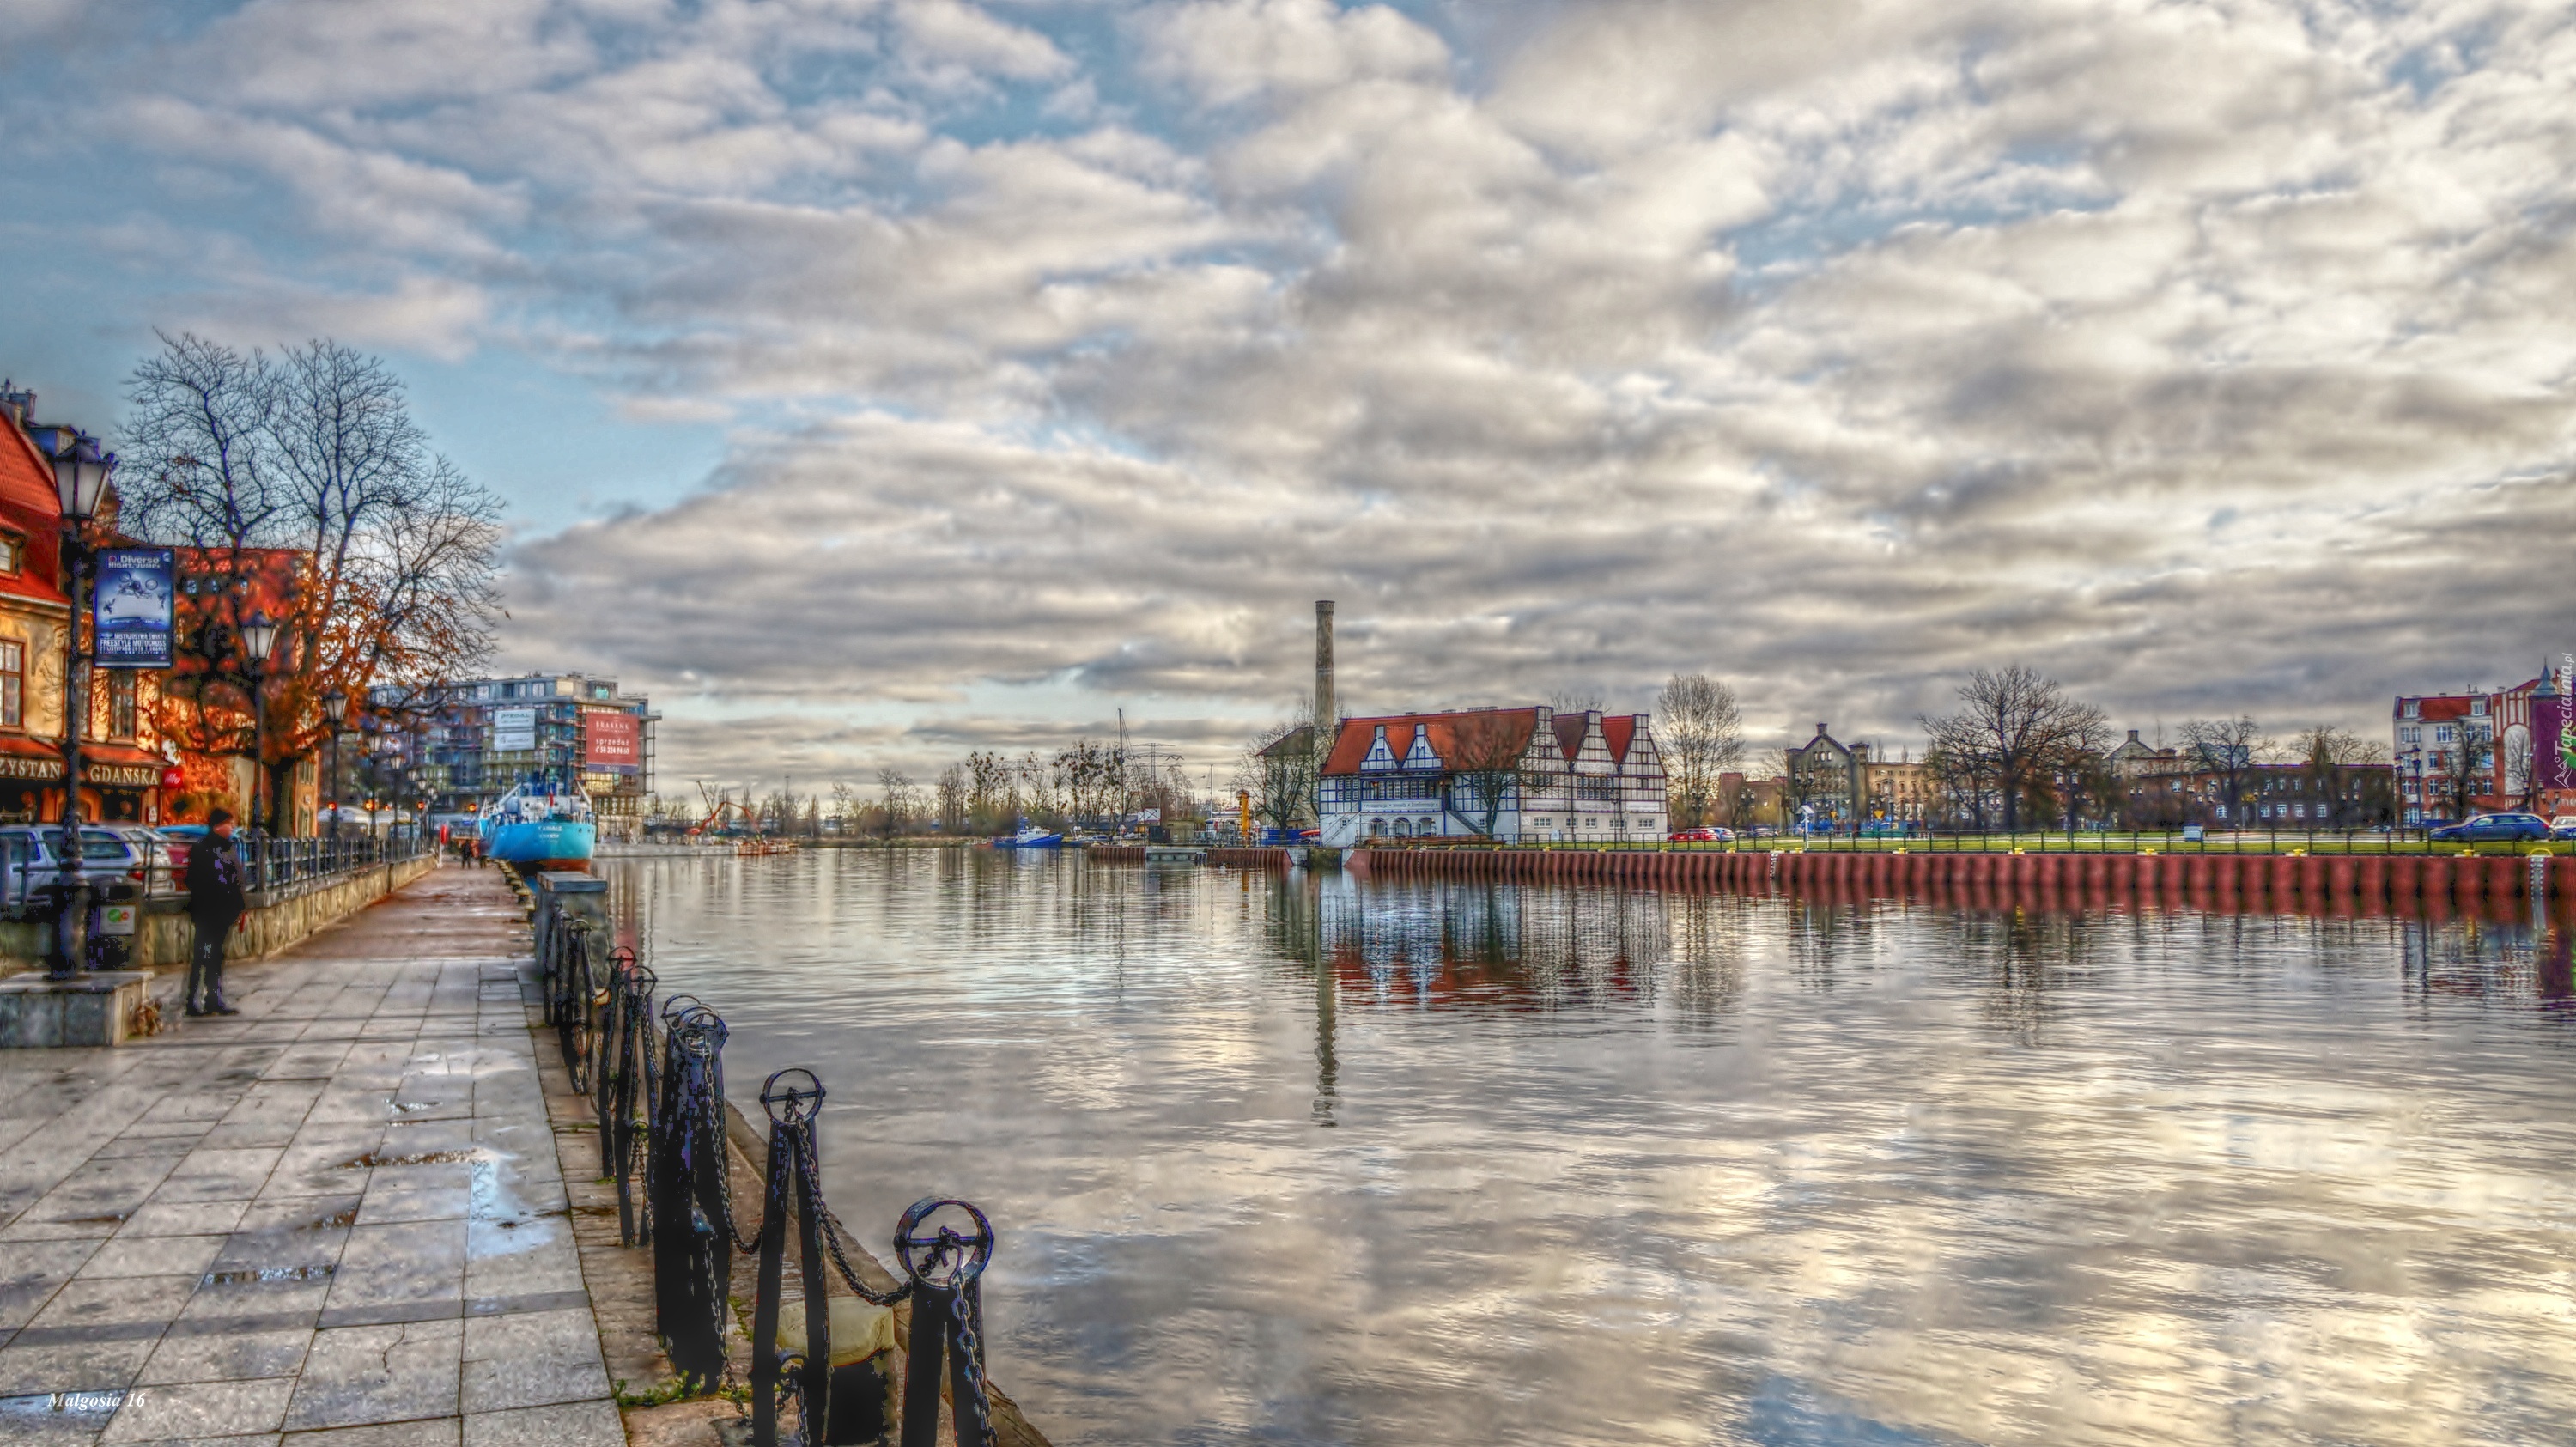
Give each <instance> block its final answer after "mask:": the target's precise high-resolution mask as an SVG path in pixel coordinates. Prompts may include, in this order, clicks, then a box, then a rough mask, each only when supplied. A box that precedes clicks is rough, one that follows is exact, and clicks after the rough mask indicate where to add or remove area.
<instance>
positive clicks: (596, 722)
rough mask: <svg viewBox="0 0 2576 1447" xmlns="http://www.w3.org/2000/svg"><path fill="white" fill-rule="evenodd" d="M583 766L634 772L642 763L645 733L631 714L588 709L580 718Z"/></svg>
mask: <svg viewBox="0 0 2576 1447" xmlns="http://www.w3.org/2000/svg"><path fill="white" fill-rule="evenodd" d="M581 722H582V735H583V742H582V751H581V762H582V765H583V767H585V768H592V769H621V770H623V769H637V768H641V767H643V764H644V730H643V728H642V727H641V721H640V720H638V719H637V718H636V717H635V715H633V714H631V713H615V712H611V711H609V710H607V709H591V710H588V711H586V712H584V713H583V714H582V716H581Z"/></svg>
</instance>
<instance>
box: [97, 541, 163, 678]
mask: <svg viewBox="0 0 2576 1447" xmlns="http://www.w3.org/2000/svg"><path fill="white" fill-rule="evenodd" d="M176 571H177V570H176V568H175V566H174V565H173V562H172V559H171V552H170V550H169V549H168V548H104V549H101V550H100V552H99V555H98V585H97V587H96V588H94V589H93V590H92V591H91V594H90V602H91V608H90V618H91V626H92V627H93V628H94V629H95V630H96V632H95V633H94V634H93V637H94V638H95V640H96V642H97V658H98V666H99V667H101V668H168V667H169V666H170V661H171V655H170V619H171V605H172V602H173V589H172V575H173V574H174V573H175V572H176Z"/></svg>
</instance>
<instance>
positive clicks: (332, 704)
mask: <svg viewBox="0 0 2576 1447" xmlns="http://www.w3.org/2000/svg"><path fill="white" fill-rule="evenodd" d="M348 706H349V696H348V695H347V694H345V693H342V692H341V691H340V690H338V689H336V688H335V689H333V690H331V691H330V692H329V693H326V694H324V695H323V696H322V722H323V725H324V726H325V727H326V728H328V729H330V731H331V778H330V782H329V783H328V784H326V785H325V786H324V788H323V790H322V792H323V793H324V794H325V795H326V796H328V802H327V803H326V804H325V805H324V806H323V807H324V808H326V809H328V810H330V813H331V827H330V830H329V831H328V832H329V833H330V836H331V837H332V838H334V839H337V838H339V837H340V719H341V716H342V714H343V712H344V711H345V710H346V709H347V708H348Z"/></svg>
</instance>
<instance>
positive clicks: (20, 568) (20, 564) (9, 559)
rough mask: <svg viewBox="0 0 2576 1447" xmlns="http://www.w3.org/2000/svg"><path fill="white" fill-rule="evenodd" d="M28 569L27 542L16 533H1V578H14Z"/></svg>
mask: <svg viewBox="0 0 2576 1447" xmlns="http://www.w3.org/2000/svg"><path fill="white" fill-rule="evenodd" d="M26 568H27V540H26V539H25V538H22V537H20V536H18V535H17V534H16V533H0V577H10V578H14V577H16V576H18V575H19V574H20V573H22V572H24V571H26Z"/></svg>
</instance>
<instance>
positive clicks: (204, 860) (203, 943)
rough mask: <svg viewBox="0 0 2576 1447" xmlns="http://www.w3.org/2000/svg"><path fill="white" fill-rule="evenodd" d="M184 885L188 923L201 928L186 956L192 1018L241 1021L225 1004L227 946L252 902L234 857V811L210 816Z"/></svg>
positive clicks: (219, 811) (192, 854) (191, 852)
mask: <svg viewBox="0 0 2576 1447" xmlns="http://www.w3.org/2000/svg"><path fill="white" fill-rule="evenodd" d="M182 882H183V883H185V884H186V885H187V888H188V918H189V920H190V921H191V922H193V923H194V924H195V925H196V927H197V938H196V946H195V948H194V949H193V950H192V951H190V953H189V956H188V1013H189V1014H191V1015H238V1014H240V1013H241V1012H240V1011H239V1010H236V1009H234V1008H233V1007H232V1006H230V1005H228V1004H226V1003H224V945H225V943H226V941H227V940H228V939H230V937H231V935H232V932H233V926H234V925H235V924H237V923H239V922H240V920H241V916H242V907H243V906H244V905H245V904H247V903H248V900H247V899H246V898H245V897H244V896H243V894H242V872H241V856H240V855H238V854H236V853H234V852H233V816H232V811H231V810H229V809H217V810H215V811H214V812H213V813H211V814H208V815H207V816H206V833H205V837H203V838H201V839H199V840H198V841H197V845H196V847H195V848H193V849H191V850H189V851H188V871H187V874H186V875H185V876H184V878H183V881H182ZM201 989H202V990H203V991H204V995H205V998H204V1003H203V1004H202V1005H200V1004H199V1002H198V992H199V991H200V990H201Z"/></svg>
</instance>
